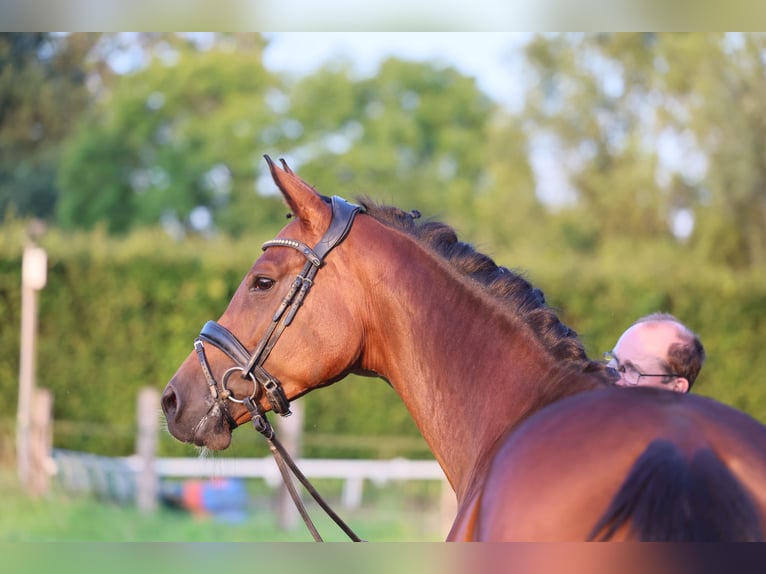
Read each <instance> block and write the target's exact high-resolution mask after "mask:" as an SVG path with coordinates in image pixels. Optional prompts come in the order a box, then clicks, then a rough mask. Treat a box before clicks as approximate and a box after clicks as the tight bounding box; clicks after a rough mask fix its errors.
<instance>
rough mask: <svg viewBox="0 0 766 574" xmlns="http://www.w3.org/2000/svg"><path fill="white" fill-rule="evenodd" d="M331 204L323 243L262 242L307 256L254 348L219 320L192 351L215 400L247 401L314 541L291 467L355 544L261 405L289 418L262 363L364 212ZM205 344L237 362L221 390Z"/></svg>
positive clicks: (337, 201) (204, 330)
mask: <svg viewBox="0 0 766 574" xmlns="http://www.w3.org/2000/svg"><path fill="white" fill-rule="evenodd" d="M328 201H329V202H330V205H331V207H332V220H331V222H330V227H329V228H328V230H327V231H326V232H325V234H324V236H323V237H322V239H320V240H319V243H317V244H316V246H315V247H314V248H313V249H312V248H310V247H309V246H308V245H306V244H305V243H302V242H301V241H297V240H295V239H273V240H271V241H267V242H266V243H264V244H263V246H262V248H263V250H264V251H265V250H266V249H268V248H270V247H289V248H292V249H295V250H297V251H299V252H300V253H302V254H303V255H304V256H305V257H306V263H305V265H304V266H303V270H302V271H301V273H300V274H299V275H298V276H297V277H296V278H295V280H294V281H293V284H292V285H291V286H290V289H289V291H288V293H287V294H286V295H285V297H284V298H283V299H282V301H281V302H280V304H279V307H278V308H277V310H276V312H275V313H274V315H273V316H272V319H271V323H270V325H269V327H268V328H267V329H266V332H265V333H264V334H263V337H262V338H261V341H260V342H259V343H258V346H257V347H256V348H255V350H254V351H253V352H252V353H250V352H249V351H248V350H247V348H246V347H245V346H244V345H243V344H242V343H241V342H240V341H239V340H238V339H237V338H236V337H235V336H234V334H233V333H232V332H231V331H229V330H228V329H227V328H226V327H224V326H222V325H220V324H219V323H216V322H215V321H208V322H207V323H205V325H204V326H203V327H202V331H200V334H199V337H197V339H195V340H194V350H195V351H196V353H197V358H198V360H199V363H200V367H201V368H202V372H203V374H204V376H205V380H206V381H207V383H208V386H209V388H210V393H211V395H212V396H213V398H214V399H215V400H216V401H217V402H219V401H221V400H225V399H228V400H230V401H233V402H236V403H240V404H243V405H245V407H246V408H247V410H248V412H249V413H250V417H251V419H252V421H253V426H254V427H255V429H256V430H257V431H258V432H259V433H261V434H262V435H263V436H264V437H265V438H266V441H267V442H268V444H269V449H270V450H271V453H272V455H273V456H274V460H275V461H276V463H277V466H278V467H279V471H280V473H281V474H282V479H283V480H284V483H285V486H286V487H287V490H288V492H289V493H290V496H291V497H292V499H293V502H294V503H295V506H296V507H297V508H298V512H299V513H300V515H301V518H303V521H304V522H305V523H306V526H307V527H308V529H309V531H310V532H311V534H312V536H313V537H314V540H316V541H317V542H321V541H322V537H321V536H320V535H319V532H318V531H317V529H316V527H315V526H314V524H313V522H312V521H311V518H310V516H309V515H308V512H307V511H306V508H305V506H304V505H303V501H302V500H301V498H300V495H299V494H298V492H297V491H296V489H295V485H294V484H293V481H292V478H291V477H290V474H289V472H288V471H292V473H293V474H294V475H295V477H296V478H297V479H298V480H299V481H300V482H301V484H303V486H304V487H305V488H306V490H307V491H308V492H309V494H311V496H312V497H313V498H314V500H316V502H317V503H318V504H319V505H320V506H321V507H322V509H323V510H324V511H325V512H326V513H327V514H328V515H329V516H330V518H332V519H333V521H334V522H335V523H336V524H337V525H338V526H339V527H340V528H341V529H342V530H343V531H344V532H345V533H346V534H347V535H348V537H349V538H350V539H351V540H353V541H354V542H361V541H362V540H361V538H359V537H358V536H357V535H356V534H355V533H354V532H353V531H352V530H351V529H350V528H349V527H348V526H347V525H346V523H345V522H343V520H342V519H341V518H340V517H339V516H338V515H337V514H336V513H335V512H334V511H333V510H332V509H331V508H330V507H329V505H328V504H327V503H326V502H325V501H324V499H323V498H322V497H321V496H320V495H319V493H318V492H317V491H316V489H315V488H314V487H313V486H312V485H311V483H310V482H309V481H308V479H307V478H306V477H305V476H304V475H303V473H302V472H301V471H300V470H299V469H298V467H297V465H296V464H295V462H294V461H293V459H292V458H291V457H290V455H289V453H288V452H287V451H286V450H285V448H284V447H283V446H282V443H280V442H279V440H278V439H277V437H276V435H275V433H274V429H273V427H272V426H271V424H270V423H269V421H268V419H267V418H266V413H265V412H264V411H263V409H262V408H261V407H260V400H259V399H260V396H261V392H263V393H264V394H265V395H266V399H267V400H268V402H269V405H270V406H271V408H272V410H273V411H274V412H275V413H277V414H279V415H281V416H289V415H290V414H291V412H290V401H289V400H288V399H287V396H286V395H285V392H284V390H283V389H282V385H281V383H280V382H279V380H278V379H276V378H275V377H273V376H272V375H270V374H269V373H268V371H266V369H265V368H264V367H263V363H264V362H265V361H266V359H267V358H268V356H269V354H270V353H271V350H272V349H273V348H274V345H276V342H277V340H278V339H279V337H280V335H281V334H282V332H283V331H284V330H285V329H286V328H287V327H288V326H289V325H290V323H292V321H293V318H294V317H295V314H296V313H297V312H298V309H300V307H301V305H302V304H303V300H304V299H305V298H306V295H307V294H308V292H309V289H311V286H312V285H313V283H314V276H315V275H316V273H317V271H318V270H319V268H320V267H321V266H322V264H323V262H324V259H325V257H326V256H327V254H328V253H329V252H330V251H331V250H332V249H333V248H334V247H336V246H337V245H339V244H340V243H341V242H342V241H343V239H345V237H346V235H347V234H348V232H349V230H350V229H351V225H352V223H353V222H354V218H355V217H356V214H357V213H359V211H361V209H362V208H361V207H359V206H358V205H353V204H351V203H348V202H347V201H345V200H344V199H341V198H339V197H337V196H334V197H333V198H332V199H330V200H328ZM205 343H209V344H211V345H213V346H215V347H217V348H219V349H220V350H221V351H223V352H224V353H225V354H226V355H227V356H228V357H229V358H230V359H231V360H232V361H234V363H235V365H236V366H234V367H231V368H230V369H229V370H227V371H226V372H225V373H224V374H223V377H222V378H221V383H220V389H219V385H218V383H217V382H216V380H215V378H214V377H213V374H212V371H211V370H210V365H209V364H208V362H207V357H206V356H205V346H204V344H205ZM236 372H239V373H240V376H241V377H242V378H244V379H250V380H251V381H252V383H253V392H252V393H251V394H250V395H249V396H247V397H244V398H242V399H238V398H236V397H234V395H233V394H232V392H231V391H229V389H228V386H227V382H228V379H229V377H231V376H232V375H233V374H234V373H236ZM222 411H223V412H224V415H225V416H226V418H227V420H228V421H229V426H230V427H231V430H232V431H233V430H234V428H235V427H236V426H237V423H236V422H235V421H234V419H233V418H232V417H231V415H230V414H229V412H228V409H226V408H225V407H224V408H222Z"/></svg>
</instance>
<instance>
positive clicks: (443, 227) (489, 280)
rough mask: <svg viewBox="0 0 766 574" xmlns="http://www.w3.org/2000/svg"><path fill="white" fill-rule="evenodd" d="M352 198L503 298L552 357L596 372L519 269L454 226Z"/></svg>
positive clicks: (575, 339) (572, 335)
mask: <svg viewBox="0 0 766 574" xmlns="http://www.w3.org/2000/svg"><path fill="white" fill-rule="evenodd" d="M357 201H359V202H360V204H361V205H362V206H363V207H364V209H365V211H366V213H367V214H368V215H370V216H372V217H374V218H375V219H377V220H378V221H380V222H382V223H384V224H385V225H388V226H389V227H393V228H395V229H398V230H401V231H404V232H405V233H407V234H409V235H411V236H412V237H414V238H415V239H417V240H418V241H420V242H421V243H422V244H423V245H425V246H427V247H428V248H429V249H431V250H432V251H434V252H436V253H437V254H438V255H440V256H441V257H442V258H444V259H445V260H447V261H448V262H449V263H450V264H451V265H452V267H453V268H455V269H456V270H457V271H459V272H460V273H461V274H462V275H464V276H467V277H469V278H470V279H472V280H473V281H474V282H475V284H476V285H477V288H479V289H483V290H484V291H485V292H487V293H489V294H491V295H492V296H493V297H494V298H495V299H497V300H498V301H500V302H502V303H503V304H504V305H505V306H507V307H508V308H509V310H510V311H512V312H513V313H515V314H516V315H517V316H518V317H520V318H521V319H522V320H523V321H525V322H526V323H527V324H528V325H529V326H530V328H531V329H532V331H533V332H534V333H535V334H536V335H537V337H538V338H539V339H540V340H541V342H542V343H543V345H544V346H545V347H546V348H547V349H549V350H550V352H551V353H552V355H553V356H554V357H555V358H556V359H558V360H562V361H570V360H574V361H586V363H585V365H584V370H585V371H596V370H598V366H600V365H599V364H597V363H594V362H593V361H590V360H589V359H588V356H587V354H586V352H585V348H584V346H583V344H582V342H581V341H580V338H579V336H578V335H577V333H576V332H575V331H574V330H573V329H570V328H569V327H567V326H566V325H565V324H564V323H563V322H562V321H561V320H560V319H559V317H558V315H557V314H556V312H555V311H554V310H553V309H552V308H551V307H549V306H548V305H547V303H546V301H545V295H544V294H543V292H542V291H541V290H540V289H538V288H536V287H534V286H533V285H532V284H531V283H530V282H529V281H527V280H526V279H525V278H524V277H523V275H522V274H521V273H519V272H516V271H512V270H511V269H509V268H507V267H503V266H500V265H497V263H495V261H494V260H493V259H492V258H491V257H490V256H489V255H486V254H484V253H481V252H479V251H477V250H476V249H475V248H474V247H473V246H472V245H471V244H469V243H466V242H464V241H460V240H459V239H458V236H457V233H456V232H455V230H454V229H453V228H452V227H450V226H449V225H447V224H445V223H441V222H438V221H433V220H424V221H418V220H417V218H418V217H419V216H420V214H419V213H417V212H415V213H412V212H406V211H403V210H402V209H399V208H398V207H392V206H387V205H379V204H377V203H375V202H374V201H372V200H370V199H369V198H366V197H361V198H357Z"/></svg>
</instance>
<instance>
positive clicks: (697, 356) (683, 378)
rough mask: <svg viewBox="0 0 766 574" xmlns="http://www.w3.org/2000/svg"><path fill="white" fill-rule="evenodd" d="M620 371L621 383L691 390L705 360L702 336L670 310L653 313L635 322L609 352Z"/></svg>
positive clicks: (624, 384)
mask: <svg viewBox="0 0 766 574" xmlns="http://www.w3.org/2000/svg"><path fill="white" fill-rule="evenodd" d="M609 355H611V357H610V364H609V365H610V366H611V367H614V368H615V369H617V371H618V372H619V373H620V380H619V381H618V382H617V384H618V385H622V386H637V385H641V386H649V387H657V388H661V389H666V390H673V391H678V392H682V393H685V392H688V391H689V389H691V386H692V385H693V384H694V381H695V380H696V378H697V375H698V374H699V372H700V369H701V368H702V364H703V363H704V361H705V349H704V348H703V347H702V343H701V342H700V340H699V337H698V336H697V335H696V334H695V333H694V332H692V331H691V330H690V329H689V328H688V327H686V326H685V325H684V324H683V323H681V322H680V321H679V320H678V319H676V318H675V317H674V316H673V315H669V314H667V313H652V314H651V315H647V316H645V317H641V318H640V319H638V320H637V321H636V322H635V323H633V324H632V325H631V326H630V327H629V328H628V329H627V330H626V331H625V332H624V333H623V334H622V336H621V337H620V338H619V340H618V341H617V344H616V345H615V347H614V350H613V351H612V352H611V353H609Z"/></svg>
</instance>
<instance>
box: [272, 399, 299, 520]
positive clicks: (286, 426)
mask: <svg viewBox="0 0 766 574" xmlns="http://www.w3.org/2000/svg"><path fill="white" fill-rule="evenodd" d="M290 410H291V411H292V412H293V414H292V415H290V416H289V417H286V418H284V417H282V418H280V419H279V420H278V425H279V426H278V429H277V430H278V431H279V440H280V442H281V443H282V445H283V446H284V447H285V449H286V450H287V452H288V453H290V456H292V457H293V458H294V459H297V458H298V457H300V454H301V448H302V445H301V435H302V433H303V405H301V404H300V403H299V402H293V403H292V404H291V405H290ZM294 482H295V487H296V489H297V490H298V492H300V493H302V492H303V491H302V488H303V487H302V486H301V484H300V483H299V482H298V481H297V480H294ZM276 514H277V526H278V527H279V528H280V529H282V530H290V529H293V528H295V527H296V526H297V525H298V523H299V519H300V515H299V514H298V509H297V508H295V503H294V502H293V499H292V498H291V497H290V493H289V492H288V491H287V487H286V486H285V485H284V483H280V486H279V491H278V492H277V499H276Z"/></svg>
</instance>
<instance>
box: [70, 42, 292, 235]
mask: <svg viewBox="0 0 766 574" xmlns="http://www.w3.org/2000/svg"><path fill="white" fill-rule="evenodd" d="M107 40H110V41H112V42H113V43H115V44H119V39H118V38H117V39H115V38H114V37H111V38H107ZM138 40H139V41H138V42H136V41H135V40H134V41H132V42H130V43H129V45H130V46H131V50H129V51H124V50H123V51H121V52H120V59H119V60H118V62H121V64H120V65H121V66H123V67H124V68H125V69H121V70H120V73H118V74H115V75H114V76H113V77H112V78H110V80H109V82H106V83H104V85H103V86H102V90H101V94H100V99H99V101H98V103H97V105H96V107H95V108H94V109H93V111H92V113H91V114H90V115H89V117H88V118H87V121H85V122H83V124H82V125H81V126H80V129H79V131H78V133H77V135H76V137H75V138H74V139H73V141H71V142H70V144H69V146H68V149H67V153H66V154H65V156H64V158H63V161H62V165H61V170H60V178H59V181H60V185H61V193H62V197H61V201H60V204H59V210H58V217H59V221H60V223H61V224H62V225H64V226H69V227H74V226H83V227H91V226H93V225H95V224H96V223H98V222H100V221H104V222H106V225H107V227H108V229H109V230H111V231H113V232H122V231H125V230H127V229H129V228H130V227H131V226H133V225H142V224H144V225H145V224H156V223H158V222H160V221H162V222H163V223H164V224H165V225H166V226H167V227H169V228H171V229H176V230H178V231H183V230H186V229H192V230H197V231H203V230H206V229H209V228H211V226H212V224H215V225H216V226H217V227H219V228H223V229H226V230H228V231H231V232H232V233H235V234H236V233H240V232H242V231H243V230H244V229H246V228H247V227H249V226H257V225H258V223H259V222H262V221H270V222H273V221H274V220H275V217H274V211H275V210H279V211H280V212H281V211H284V209H283V208H282V207H281V202H280V201H278V200H277V199H276V198H268V197H266V198H264V197H261V198H260V201H258V196H257V195H256V193H255V191H256V190H255V181H256V179H257V175H258V173H259V169H260V166H261V164H262V159H261V156H260V153H262V151H263V147H264V142H265V141H268V142H269V143H272V142H278V141H280V140H281V139H282V138H285V137H286V136H285V135H284V133H283V116H282V115H281V114H280V110H279V105H280V102H281V100H282V99H283V98H284V97H285V96H284V95H283V94H282V91H281V87H280V82H279V80H278V79H277V78H275V77H274V76H273V75H271V74H270V73H268V72H267V71H266V70H265V69H264V67H263V65H262V52H263V49H264V47H265V40H264V39H263V38H262V37H261V35H260V34H209V35H180V34H143V35H141V36H140V37H139V39H138ZM136 46H138V47H136ZM105 53H106V54H107V56H106V57H111V58H112V61H113V62H114V61H115V56H114V54H115V52H114V50H112V51H111V52H110V50H108V49H107V50H105ZM110 53H111V56H109V54H110ZM256 201H258V202H257V203H256ZM256 205H257V206H258V207H255V206H256Z"/></svg>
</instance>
